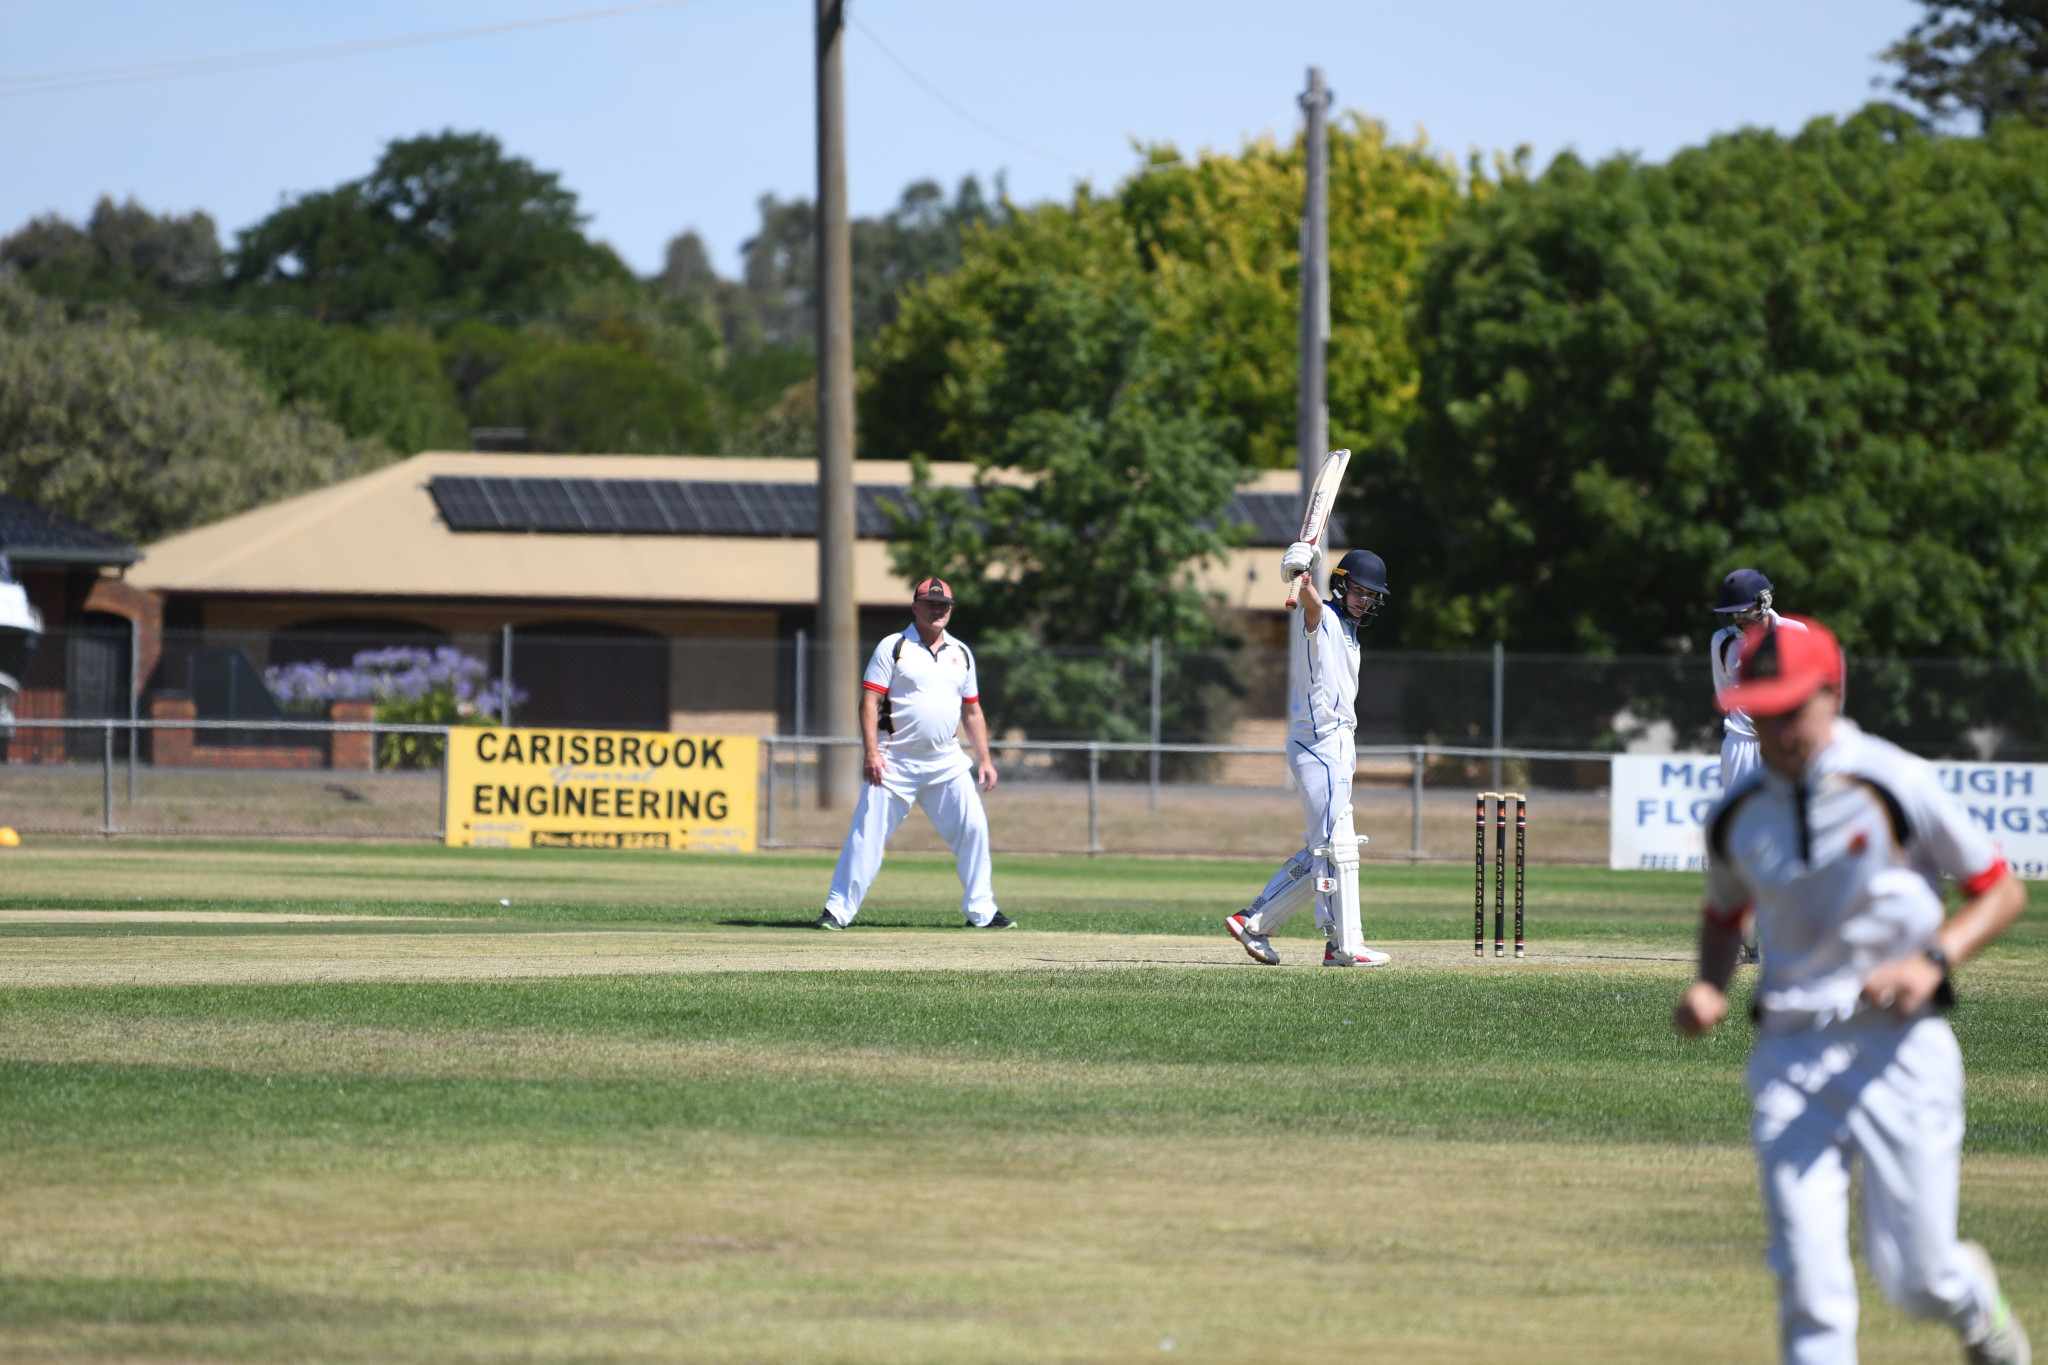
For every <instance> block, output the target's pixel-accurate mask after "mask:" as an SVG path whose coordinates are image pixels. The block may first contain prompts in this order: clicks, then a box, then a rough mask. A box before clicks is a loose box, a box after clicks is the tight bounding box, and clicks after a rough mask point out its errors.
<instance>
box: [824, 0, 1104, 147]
mask: <svg viewBox="0 0 2048 1365" xmlns="http://www.w3.org/2000/svg"><path fill="white" fill-rule="evenodd" d="M845 13H846V20H847V22H848V23H850V24H852V25H853V26H854V27H855V28H857V29H859V30H860V31H861V36H862V37H864V38H866V39H867V40H868V41H869V42H871V43H873V44H874V45H875V46H876V47H877V48H878V49H880V51H881V53H882V55H883V56H884V57H887V58H888V59H889V60H890V61H892V62H894V63H895V64H896V69H897V70H899V71H901V72H902V73H903V74H904V75H906V76H908V77H910V79H911V80H913V81H915V82H917V84H918V85H919V86H920V87H922V88H923V90H924V92H925V93H926V94H927V95H930V96H931V97H932V98H933V99H935V100H937V101H938V102H939V103H940V104H943V105H945V106H946V107H947V108H948V109H950V110H952V111H953V112H954V113H955V114H957V115H959V116H960V117H961V118H963V119H965V120H967V121H968V122H969V123H971V124H973V125H974V126H975V127H977V128H979V129H981V131H982V132H984V133H987V134H988V135H989V136H990V137H992V138H995V139H997V140H998V141H1001V142H1007V143H1009V144H1010V145H1011V146H1012V147H1016V148H1018V149H1019V150H1021V151H1026V152H1029V153H1031V154H1032V155H1033V156H1039V157H1044V158H1045V159H1046V160H1047V161H1057V162H1059V163H1060V164H1061V165H1064V166H1072V167H1073V168H1074V169H1075V170H1079V171H1086V172H1089V173H1090V174H1092V173H1093V172H1094V169H1095V168H1094V167H1092V166H1085V165H1083V164H1082V163H1080V162H1078V161H1076V160H1074V159H1073V158H1072V157H1066V156H1061V155H1060V154H1059V153H1058V152H1048V151H1046V150H1045V149H1044V148H1043V147H1034V146H1032V145H1031V144H1030V143H1028V142H1025V141H1023V140H1022V139H1020V138H1014V137H1011V136H1010V135H1009V134H1008V133H1006V132H1004V131H1003V130H1002V129H1000V128H997V127H994V126H992V125H990V124H987V123H984V122H983V121H982V120H980V119H978V118H976V117H975V116H974V115H973V114H971V113H969V112H968V111H967V110H965V109H963V108H961V107H960V106H959V105H958V104H956V103H954V102H953V101H952V100H951V99H950V98H948V97H947V95H946V93H945V92H944V91H943V90H940V89H939V88H938V87H937V86H936V85H933V84H932V83H931V82H930V81H928V80H926V79H925V78H924V77H923V76H920V75H918V74H917V72H916V71H914V70H912V69H911V66H910V63H908V62H906V61H904V60H903V59H902V58H901V57H899V56H897V55H896V54H895V52H893V51H892V50H891V49H890V47H889V45H888V44H887V43H885V42H883V41H882V40H881V39H880V38H878V37H876V36H875V31H874V30H873V29H871V28H869V27H868V26H867V25H866V24H864V23H862V22H861V17H860V11H859V10H858V9H857V8H855V7H854V6H852V5H848V6H846V9H845Z"/></svg>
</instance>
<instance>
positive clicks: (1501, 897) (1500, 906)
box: [1472, 792, 1529, 957]
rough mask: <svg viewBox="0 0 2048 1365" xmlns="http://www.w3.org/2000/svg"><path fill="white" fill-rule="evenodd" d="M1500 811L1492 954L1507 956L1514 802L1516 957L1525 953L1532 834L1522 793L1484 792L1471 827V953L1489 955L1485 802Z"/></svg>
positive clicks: (1495, 872) (1496, 850)
mask: <svg viewBox="0 0 2048 1365" xmlns="http://www.w3.org/2000/svg"><path fill="white" fill-rule="evenodd" d="M1488 801H1492V802H1494V803H1495V808H1496V810H1497V812H1498V818H1497V820H1496V821H1495V826H1494V827H1495V829H1496V831H1497V833H1496V834H1495V836H1494V841H1493V849H1494V852H1493V955H1494V956H1495V957H1506V956H1507V912H1508V802H1510V801H1512V802H1514V803H1515V956H1516V957H1520V956H1522V952H1523V940H1522V869H1523V858H1524V854H1525V851H1526V848H1527V844H1528V836H1529V798H1528V797H1527V796H1526V795H1524V794H1523V793H1521V792H1481V793H1479V804H1478V810H1477V811H1476V813H1475V814H1474V815H1473V818H1472V827H1473V836H1472V956H1474V957H1485V956H1486V803H1487V802H1488Z"/></svg>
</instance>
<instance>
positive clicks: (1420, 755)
mask: <svg viewBox="0 0 2048 1365" xmlns="http://www.w3.org/2000/svg"><path fill="white" fill-rule="evenodd" d="M1428 757H1429V751H1428V750H1427V749H1425V748H1423V747H1422V746H1421V745H1420V744H1418V745H1416V746H1415V756H1414V757H1413V758H1412V759H1411V760H1410V762H1412V763H1413V764H1414V765H1415V767H1414V771H1413V772H1412V773H1411V777H1412V779H1413V781H1412V785H1411V786H1410V789H1409V796H1408V860H1409V861H1410V862H1415V863H1419V862H1421V861H1422V767H1423V764H1424V763H1425V762H1426V761H1427V759H1428Z"/></svg>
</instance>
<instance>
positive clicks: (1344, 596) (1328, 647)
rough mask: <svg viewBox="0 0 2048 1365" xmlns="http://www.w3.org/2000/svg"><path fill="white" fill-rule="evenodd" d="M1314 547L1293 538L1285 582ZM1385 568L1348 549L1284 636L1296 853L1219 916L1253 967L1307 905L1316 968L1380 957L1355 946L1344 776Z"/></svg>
mask: <svg viewBox="0 0 2048 1365" xmlns="http://www.w3.org/2000/svg"><path fill="white" fill-rule="evenodd" d="M1314 562H1315V547H1314V546H1312V545H1310V544H1309V543H1308V542H1307V541H1296V542H1295V543H1294V544H1293V545H1290V546H1289V547H1288V548H1287V554H1286V555H1285V556H1284V557H1283V558H1282V559H1281V561H1280V570H1281V572H1282V573H1283V574H1285V575H1286V577H1287V579H1288V581H1289V582H1293V581H1294V580H1295V579H1296V578H1297V577H1299V576H1300V575H1301V574H1304V573H1307V572H1308V570H1309V568H1310V566H1311V565H1313V564H1314ZM1387 597H1388V593H1387V566H1386V564H1385V563H1384V562H1382V561H1381V559H1380V557H1379V556H1378V555H1376V554H1374V553H1373V552H1372V551H1370V550H1353V551H1351V552H1350V553H1349V554H1347V555H1345V556H1344V558H1343V559H1341V560H1339V561H1338V562H1337V567H1336V568H1335V569H1333V570H1331V572H1330V600H1329V601H1328V602H1319V601H1317V600H1316V597H1315V594H1314V593H1313V592H1309V593H1307V594H1305V595H1304V596H1303V597H1302V599H1301V628H1300V629H1299V630H1298V631H1295V632H1292V633H1293V635H1294V640H1293V642H1292V645H1291V648H1292V649H1293V650H1294V662H1295V669H1294V693H1293V695H1292V696H1291V697H1290V698H1289V699H1288V715H1289V718H1290V720H1291V721H1292V724H1291V725H1290V726H1289V730H1288V736H1287V756H1288V760H1289V761H1290V762H1292V763H1293V764H1294V775H1295V778H1296V779H1297V781H1298V782H1299V785H1300V787H1301V812H1302V816H1303V821H1304V823H1305V824H1306V826H1307V830H1306V833H1305V836H1304V837H1305V843H1306V845H1307V846H1306V847H1305V848H1303V849H1302V851H1301V852H1299V853H1297V854H1295V855H1294V856H1293V857H1292V858H1289V859H1288V860H1287V861H1286V862H1285V863H1283V864H1281V867H1280V870H1279V871H1278V872H1275V873H1274V874H1273V879H1272V880H1271V881H1269V882H1267V883H1266V889H1265V890H1264V891H1261V892H1260V893H1259V898H1258V899H1257V900H1255V901H1253V902H1252V903H1251V904H1250V905H1249V906H1248V907H1246V908H1245V909H1243V910H1240V911H1238V912H1237V913H1236V914H1234V915H1232V916H1230V917H1229V918H1228V919H1226V920H1224V922H1223V923H1224V926H1225V927H1226V928H1228V929H1229V930H1230V936H1231V937H1232V938H1234V939H1236V940H1237V941H1238V942H1239V943H1241V944H1243V945H1244V950H1245V951H1246V952H1247V953H1249V954H1251V956H1252V960H1253V961H1255V962H1263V963H1265V964H1266V965H1267V966H1269V967H1270V966H1275V965H1277V964H1278V963H1279V961H1280V954H1279V953H1278V952H1276V951H1275V950H1274V948H1273V945H1272V944H1271V943H1269V942H1268V941H1267V936H1268V935H1270V934H1271V933H1272V932H1273V931H1274V930H1276V929H1278V928H1279V927H1280V926H1281V925H1283V924H1285V923H1286V922H1287V921H1288V920H1289V919H1290V918H1292V917H1293V915H1294V913H1295V912H1296V911H1298V910H1300V909H1301V907H1302V906H1304V905H1306V904H1308V903H1309V901H1310V900H1314V901H1315V907H1316V923H1317V924H1318V925H1320V926H1321V927H1322V930H1323V934H1324V936H1325V938H1326V939H1327V942H1326V943H1325V944H1324V945H1323V965H1324V966H1325V967H1376V966H1378V965H1379V964H1380V963H1382V962H1385V961H1386V960H1387V955H1386V954H1385V953H1382V952H1379V951H1377V950H1375V949H1372V948H1368V947H1366V946H1365V934H1364V931H1363V930H1362V929H1361V928H1360V927H1359V922H1358V845H1359V844H1360V843H1362V842H1363V840H1361V839H1360V838H1359V837H1358V836H1357V834H1356V833H1354V831H1353V829H1352V823H1351V778H1352V772H1353V770H1354V769H1355V768H1356V767H1357V766H1358V757H1357V753H1356V751H1355V744H1356V740H1355V737H1354V735H1353V733H1352V732H1353V731H1355V730H1356V729H1357V728H1358V714H1357V711H1356V709H1355V703H1356V700H1357V697H1358V632H1359V631H1361V630H1363V629H1364V628H1365V626H1366V623H1367V622H1369V621H1371V620H1372V618H1373V617H1374V616H1376V615H1378V614H1379V610H1380V607H1381V606H1382V605H1383V604H1384V603H1385V602H1386V600H1387Z"/></svg>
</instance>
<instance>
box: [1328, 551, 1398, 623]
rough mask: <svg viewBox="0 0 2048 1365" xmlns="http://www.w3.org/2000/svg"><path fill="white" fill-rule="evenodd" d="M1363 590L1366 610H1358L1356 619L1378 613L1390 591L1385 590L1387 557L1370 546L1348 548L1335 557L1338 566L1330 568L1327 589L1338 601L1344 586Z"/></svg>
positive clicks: (1361, 620) (1342, 594)
mask: <svg viewBox="0 0 2048 1365" xmlns="http://www.w3.org/2000/svg"><path fill="white" fill-rule="evenodd" d="M1351 587H1358V588H1362V589H1364V590H1365V593H1366V602H1365V610H1364V611H1363V612H1360V613H1359V616H1358V623H1359V624H1360V625H1364V624H1365V623H1366V622H1367V621H1370V620H1372V618H1373V617H1375V616H1377V615H1379V614H1380V604H1381V603H1383V602H1385V601H1386V600H1387V598H1388V596H1389V595H1390V594H1389V593H1388V591H1387V561H1385V560H1384V559H1381V558H1380V557H1379V556H1378V555H1376V554H1374V553H1373V552H1372V551H1371V550H1351V551H1349V552H1347V553H1346V554H1345V556H1344V557H1343V558H1342V559H1340V560H1338V561H1337V567H1336V568H1334V569H1332V570H1330V591H1331V593H1332V594H1334V595H1335V597H1336V599H1337V601H1339V602H1340V603H1341V602H1342V601H1343V600H1344V592H1345V590H1346V589H1347V588H1351Z"/></svg>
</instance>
